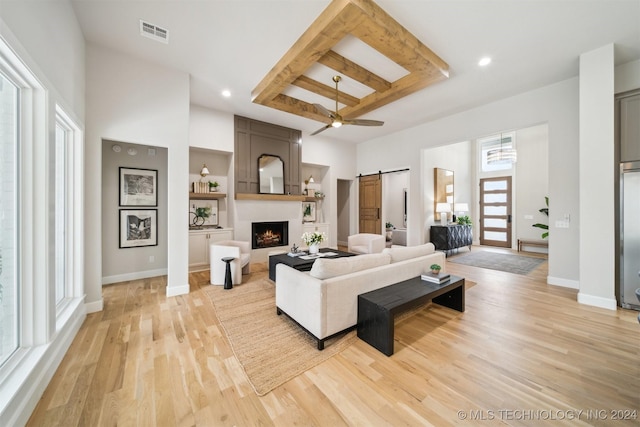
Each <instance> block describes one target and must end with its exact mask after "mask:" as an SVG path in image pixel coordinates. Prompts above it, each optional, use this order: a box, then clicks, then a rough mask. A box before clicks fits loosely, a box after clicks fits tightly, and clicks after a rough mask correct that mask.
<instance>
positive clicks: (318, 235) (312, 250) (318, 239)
mask: <svg viewBox="0 0 640 427" xmlns="http://www.w3.org/2000/svg"><path fill="white" fill-rule="evenodd" d="M326 238H327V236H326V234H324V233H322V232H320V231H314V232H313V233H309V232H308V231H306V232H304V233H303V234H302V241H303V242H304V244H305V245H307V246H308V247H309V254H317V253H318V251H319V250H320V243H322V242H324V241H325V240H326Z"/></svg>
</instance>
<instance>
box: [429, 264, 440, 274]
mask: <svg viewBox="0 0 640 427" xmlns="http://www.w3.org/2000/svg"><path fill="white" fill-rule="evenodd" d="M429 268H430V269H431V272H432V273H433V274H438V273H440V270H442V267H440V265H438V264H431V266H430V267H429Z"/></svg>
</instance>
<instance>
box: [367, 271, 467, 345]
mask: <svg viewBox="0 0 640 427" xmlns="http://www.w3.org/2000/svg"><path fill="white" fill-rule="evenodd" d="M464 283H465V282H464V278H462V277H457V276H453V275H452V276H451V279H449V281H448V282H444V283H442V284H435V283H430V282H426V281H424V280H421V278H420V277H414V278H413V279H409V280H405V281H403V282H399V283H396V284H395V285H390V286H386V287H384V288H380V289H376V290H375V291H370V292H367V293H364V294H361V295H358V338H360V339H361V340H363V341H365V342H366V343H368V344H369V345H371V346H372V347H374V348H376V349H377V350H379V351H380V352H382V353H384V354H386V355H387V356H391V355H392V354H393V336H394V331H393V329H394V324H393V320H394V317H395V316H396V315H397V314H399V313H401V312H403V311H407V310H410V309H412V308H415V307H419V306H421V305H423V304H425V303H426V302H428V301H433V302H434V303H436V304H439V305H443V306H445V307H449V308H453V309H454V310H458V311H461V312H463V311H464Z"/></svg>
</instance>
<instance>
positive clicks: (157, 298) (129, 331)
mask: <svg viewBox="0 0 640 427" xmlns="http://www.w3.org/2000/svg"><path fill="white" fill-rule="evenodd" d="M473 250H477V249H476V248H475V247H474V249H473ZM454 256H456V255H454ZM458 256H459V255H458ZM252 269H253V272H252V274H251V275H250V277H248V278H247V277H245V279H244V280H245V281H247V280H253V279H255V278H258V277H264V276H265V275H266V274H267V272H266V266H265V265H264V264H254V265H252ZM447 270H448V271H449V272H450V273H454V274H457V275H460V276H464V277H466V278H467V280H470V281H473V282H475V285H474V286H472V287H470V288H469V289H468V290H467V293H466V311H465V312H464V313H459V312H457V311H454V310H451V309H447V308H444V307H440V306H437V305H434V304H430V305H428V306H426V307H425V308H424V309H423V310H421V311H420V312H419V313H418V314H416V315H414V316H412V317H410V318H408V319H406V320H404V321H403V322H401V323H400V324H399V325H397V327H396V343H395V354H394V355H393V356H392V357H386V356H385V355H383V354H382V353H380V352H378V351H377V350H375V349H374V348H372V347H370V346H369V345H368V344H366V343H365V342H363V341H360V340H357V341H356V343H355V344H353V345H352V346H350V347H349V348H348V349H346V350H345V351H343V352H342V353H340V354H338V355H337V356H335V357H333V358H331V359H329V360H327V361H325V362H323V363H322V364H320V365H318V366H316V367H315V368H313V369H310V370H309V371H307V372H306V373H304V374H302V375H300V376H298V377H296V378H294V379H293V380H291V381H289V382H288V383H286V384H284V385H282V386H280V387H278V388H277V389H275V390H274V391H273V392H271V393H269V394H267V395H266V396H263V397H258V396H256V395H255V394H254V393H253V392H252V389H251V387H250V385H249V384H248V382H247V380H246V378H245V377H244V374H243V373H242V371H241V370H240V369H239V367H238V364H237V362H236V361H235V357H234V356H233V353H232V350H231V349H230V347H229V344H228V342H227V340H226V338H225V336H224V335H223V333H222V332H221V328H220V327H219V324H218V321H217V319H216V316H215V314H214V311H213V307H212V304H211V301H210V300H209V298H208V297H207V296H206V294H205V292H204V290H203V289H204V288H206V287H207V286H209V285H208V272H201V273H193V274H191V275H190V278H189V280H190V285H191V292H190V293H189V294H188V295H184V296H178V297H173V298H167V297H166V294H165V290H166V283H165V280H166V278H165V277H159V278H153V279H145V280H136V281H130V282H125V283H120V284H114V285H109V286H105V287H104V288H103V294H104V303H105V308H104V311H102V312H99V313H93V314H90V315H89V316H88V317H87V319H86V321H85V322H84V325H83V326H82V328H81V330H80V332H79V333H78V335H77V336H76V338H75V340H74V342H73V344H72V346H71V348H70V350H69V351H68V353H67V355H66V356H65V358H64V360H63V361H62V364H61V365H60V367H59V369H58V370H57V372H56V373H55V375H54V377H53V379H52V381H51V383H50V384H49V386H48V388H47V389H46V391H45V392H44V395H43V396H42V399H41V400H40V402H39V404H38V406H37V408H36V409H35V411H34V413H33V415H32V417H31V419H30V421H29V424H28V425H30V426H65V427H72V426H91V427H93V426H114V425H121V426H294V425H297V426H400V425H406V426H415V425H426V426H453V425H458V426H475V425H491V426H496V425H500V426H506V425H509V426H531V425H536V426H538V425H549V426H565V425H567V426H569V425H570V426H582V425H598V426H600V425H612V426H626V425H633V426H637V425H639V424H640V423H639V421H638V417H639V416H640V415H639V414H638V413H637V411H638V410H639V409H640V385H639V384H640V325H639V324H638V321H637V319H636V316H637V312H633V311H629V310H622V309H618V310H617V311H610V310H604V309H598V308H594V307H589V306H585V305H580V304H578V303H577V302H576V291H574V290H570V289H566V288H560V287H554V286H549V285H547V284H546V275H547V263H546V262H545V263H543V264H542V265H541V266H539V267H538V268H537V269H536V270H535V271H533V272H532V273H530V274H529V275H528V276H521V275H515V274H509V273H503V272H499V271H493V270H484V269H480V268H475V267H468V266H464V265H460V264H455V263H447ZM238 304H242V301H238ZM274 315H275V310H274ZM282 357H286V354H283V355H282ZM580 411H582V412H580ZM625 411H626V412H625ZM633 411H636V412H633ZM616 417H626V418H635V419H631V420H627V421H619V420H616V419H615V418H616Z"/></svg>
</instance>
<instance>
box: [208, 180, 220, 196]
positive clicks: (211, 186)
mask: <svg viewBox="0 0 640 427" xmlns="http://www.w3.org/2000/svg"><path fill="white" fill-rule="evenodd" d="M219 186H220V184H218V181H213V182H211V181H209V192H211V193H215V192H216V191H218V187H219Z"/></svg>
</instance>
